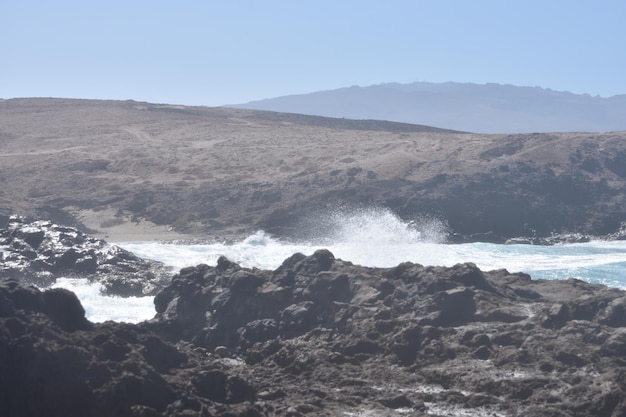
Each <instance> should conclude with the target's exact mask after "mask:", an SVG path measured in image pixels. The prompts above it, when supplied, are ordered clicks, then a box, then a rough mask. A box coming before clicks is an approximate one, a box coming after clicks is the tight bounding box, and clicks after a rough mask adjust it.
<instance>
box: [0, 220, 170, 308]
mask: <svg viewBox="0 0 626 417" xmlns="http://www.w3.org/2000/svg"><path fill="white" fill-rule="evenodd" d="M0 276H1V277H6V278H8V277H13V278H17V279H19V280H21V281H25V282H29V283H32V284H35V285H39V286H49V285H51V284H53V283H54V282H55V281H56V279H57V278H59V277H68V276H76V277H86V278H89V279H90V280H95V281H98V282H100V283H101V284H102V286H103V291H104V292H105V293H107V294H111V295H119V296H125V297H128V296H137V295H154V294H156V293H157V292H158V291H159V290H160V289H162V288H163V286H164V285H165V284H166V283H167V282H168V281H169V278H170V276H171V273H170V271H169V270H168V269H167V268H166V267H165V266H164V265H163V264H161V263H159V262H155V261H148V260H144V259H140V258H138V257H137V256H135V255H134V254H132V253H131V252H129V251H127V250H124V249H122V248H119V247H117V246H114V245H109V244H108V243H107V242H105V241H104V240H100V239H96V238H93V237H91V236H88V235H85V234H84V233H82V232H80V231H79V230H77V229H75V228H73V227H66V226H59V225H57V224H54V223H52V222H50V221H45V220H37V221H30V220H27V219H25V218H23V217H19V216H11V217H10V218H9V219H8V224H7V226H6V227H5V228H3V229H0Z"/></svg>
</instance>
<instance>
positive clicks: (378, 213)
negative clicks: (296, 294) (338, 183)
mask: <svg viewBox="0 0 626 417" xmlns="http://www.w3.org/2000/svg"><path fill="white" fill-rule="evenodd" d="M299 229H300V233H299V236H298V238H297V241H299V242H305V243H308V244H315V245H324V244H326V245H335V244H337V243H343V244H348V243H353V244H354V243H356V244H363V243H369V244H372V245H396V244H415V243H443V242H445V240H446V237H447V235H448V227H447V224H446V222H444V221H442V220H440V219H437V218H435V217H431V216H425V215H416V216H414V217H413V218H412V219H411V220H408V221H406V220H403V219H401V218H400V217H399V216H398V215H397V214H395V213H393V212H392V211H391V210H390V209H388V208H385V207H335V208H332V209H327V210H322V211H319V212H317V213H314V214H312V215H310V216H308V217H307V218H306V219H303V220H302V221H301V223H300V227H299Z"/></svg>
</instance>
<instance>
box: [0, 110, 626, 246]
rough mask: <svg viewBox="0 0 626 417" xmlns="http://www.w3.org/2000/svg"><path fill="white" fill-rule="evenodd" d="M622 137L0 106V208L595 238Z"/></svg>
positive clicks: (73, 218)
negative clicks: (434, 225)
mask: <svg viewBox="0 0 626 417" xmlns="http://www.w3.org/2000/svg"><path fill="white" fill-rule="evenodd" d="M624 139H626V133H624V132H607V133H595V134H589V133H551V134H543V133H537V134H524V135H484V134H472V133H461V132H453V131H445V130H441V129H435V128H429V127H425V126H419V125H408V124H399V123H390V122H379V121H353V120H344V119H331V118H322V117H313V116H301V115H294V114H284V113H272V112H263V111H253V110H238V109H228V108H205V107H183V106H172V105H160V104H148V103H138V102H134V101H123V102H121V101H95V100H70V99H11V100H2V101H0V146H1V148H2V152H1V153H0V216H5V217H4V218H5V219H6V216H8V215H10V214H13V213H15V214H21V215H29V216H33V217H35V218H39V219H52V220H55V221H58V222H60V223H62V224H66V225H72V224H73V225H78V226H80V227H82V228H83V230H90V231H92V232H95V233H96V234H97V235H98V236H104V235H110V236H111V237H112V238H116V237H118V238H122V239H132V238H133V237H134V238H137V237H139V236H142V235H145V236H155V237H158V238H168V237H175V236H177V235H176V234H175V232H179V233H184V234H187V235H195V236H200V237H203V238H208V239H211V238H215V239H220V238H228V237H239V236H241V235H242V234H247V233H249V232H251V231H254V230H256V229H259V228H263V229H265V230H267V231H269V232H272V233H275V234H278V235H294V234H296V232H297V230H298V225H299V224H300V222H301V220H302V219H303V218H306V217H307V216H308V215H310V214H311V213H312V212H316V211H319V210H323V209H325V208H328V207H333V206H336V205H344V206H345V205H380V206H386V207H389V208H391V209H392V210H393V211H395V212H396V213H398V214H399V215H400V216H402V217H403V218H405V219H407V220H411V219H413V218H415V217H418V216H422V215H434V216H437V217H439V218H441V219H443V220H445V221H447V222H448V224H449V226H450V230H451V232H452V233H453V234H455V233H456V234H457V237H458V238H459V239H466V238H469V239H473V240H480V239H489V240H501V239H503V238H510V237H517V236H534V235H539V236H548V235H550V234H551V233H553V232H556V233H573V232H580V233H586V234H593V235H605V234H609V233H612V232H615V231H616V230H618V229H619V228H620V224H621V223H622V222H623V221H624V220H626V194H625V193H624V192H623V191H624V189H626V140H624ZM122 231H123V232H124V233H127V234H126V235H119V232H122ZM147 232H152V235H146V233H147ZM128 233H131V234H130V235H128Z"/></svg>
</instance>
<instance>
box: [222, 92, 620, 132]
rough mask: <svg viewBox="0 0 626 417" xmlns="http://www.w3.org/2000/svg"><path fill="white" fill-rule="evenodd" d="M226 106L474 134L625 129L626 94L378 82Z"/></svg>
mask: <svg viewBox="0 0 626 417" xmlns="http://www.w3.org/2000/svg"><path fill="white" fill-rule="evenodd" d="M227 107H234V108H246V109H257V110H269V111H282V112H291V113H300V114H309V115H318V116H325V117H345V118H350V119H377V120H389V121H394V122H403V123H412V124H423V125H429V126H436V127H440V128H446V129H452V130H458V131H469V132H476V133H533V132H566V131H569V132H573V131H584V132H592V131H619V130H625V129H626V94H618V95H614V96H611V97H600V96H591V95H589V94H575V93H571V92H567V91H555V90H551V89H547V88H542V87H518V86H514V85H511V84H496V83H487V84H474V83H455V82H446V83H427V82H416V83H410V84H400V83H384V84H377V85H371V86H365V87H360V86H351V87H344V88H339V89H334V90H324V91H317V92H312V93H306V94H294V95H288V96H280V97H275V98H268V99H264V100H257V101H251V102H248V103H244V104H234V105H229V106H227Z"/></svg>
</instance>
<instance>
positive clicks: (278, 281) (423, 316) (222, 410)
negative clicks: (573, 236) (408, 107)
mask: <svg viewBox="0 0 626 417" xmlns="http://www.w3.org/2000/svg"><path fill="white" fill-rule="evenodd" d="M61 300H66V301H64V302H62V301H61ZM155 308H156V312H157V314H156V316H155V318H154V319H152V320H150V321H147V322H144V323H140V324H137V325H130V324H121V323H110V322H109V323H103V324H92V323H89V322H87V321H86V320H85V319H84V312H82V311H81V308H80V303H77V302H76V300H74V298H73V297H72V294H71V293H69V292H67V291H65V290H63V291H57V290H52V291H44V292H41V291H39V290H37V289H35V288H32V287H27V286H24V285H22V284H20V283H18V282H17V281H14V280H4V281H2V284H0V321H1V322H2V326H0V329H1V330H0V360H1V361H2V366H3V369H5V370H6V371H5V372H3V378H2V379H1V380H0V384H2V386H1V387H0V392H2V397H1V400H0V401H1V403H0V408H1V409H2V410H3V411H6V413H3V415H21V416H29V415H44V414H45V415H72V414H75V415H78V414H82V415H98V416H100V415H101V416H109V415H118V416H119V415H129V416H130V415H133V416H185V415H201V416H211V415H212V416H260V415H268V416H304V415H310V416H341V415H346V416H359V415H375V416H402V415H411V416H420V415H436V416H449V415H468V416H479V415H480V416H483V415H500V416H528V415H533V416H534V415H541V416H600V415H602V416H614V417H617V416H624V415H626V411H624V410H626V392H625V391H624V387H625V385H624V382H625V379H626V362H625V361H624V357H625V355H626V293H625V292H623V291H620V290H617V289H611V288H607V287H604V286H599V285H592V284H587V283H584V282H581V281H578V280H565V281H545V280H532V279H531V278H530V277H529V276H528V275H525V274H512V273H509V272H507V271H506V270H496V271H488V272H486V271H481V270H479V269H478V268H477V267H476V266H475V265H473V264H459V265H455V266H453V267H450V268H447V267H426V266H422V265H418V264H413V263H403V264H400V265H398V266H396V267H394V268H366V267H362V266H357V265H353V264H351V263H349V262H345V261H342V260H339V259H335V257H334V256H333V254H332V253H330V252H329V251H327V250H320V251H317V252H316V253H314V254H313V255H311V256H308V257H307V256H304V255H301V254H296V255H293V256H291V257H290V258H288V259H286V260H285V261H284V262H283V264H282V265H281V266H280V267H279V268H278V269H276V270H275V271H265V270H258V269H247V268H242V267H240V266H239V265H237V264H235V263H233V262H231V261H229V260H228V259H226V258H223V257H222V258H220V260H219V261H218V264H217V266H215V267H211V266H207V265H198V266H196V267H193V268H185V269H183V270H181V271H180V273H179V274H177V275H175V276H174V277H173V278H172V281H171V283H170V284H169V285H168V286H167V287H166V288H165V289H163V290H162V291H161V292H160V293H159V294H158V295H157V296H156V297H155Z"/></svg>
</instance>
